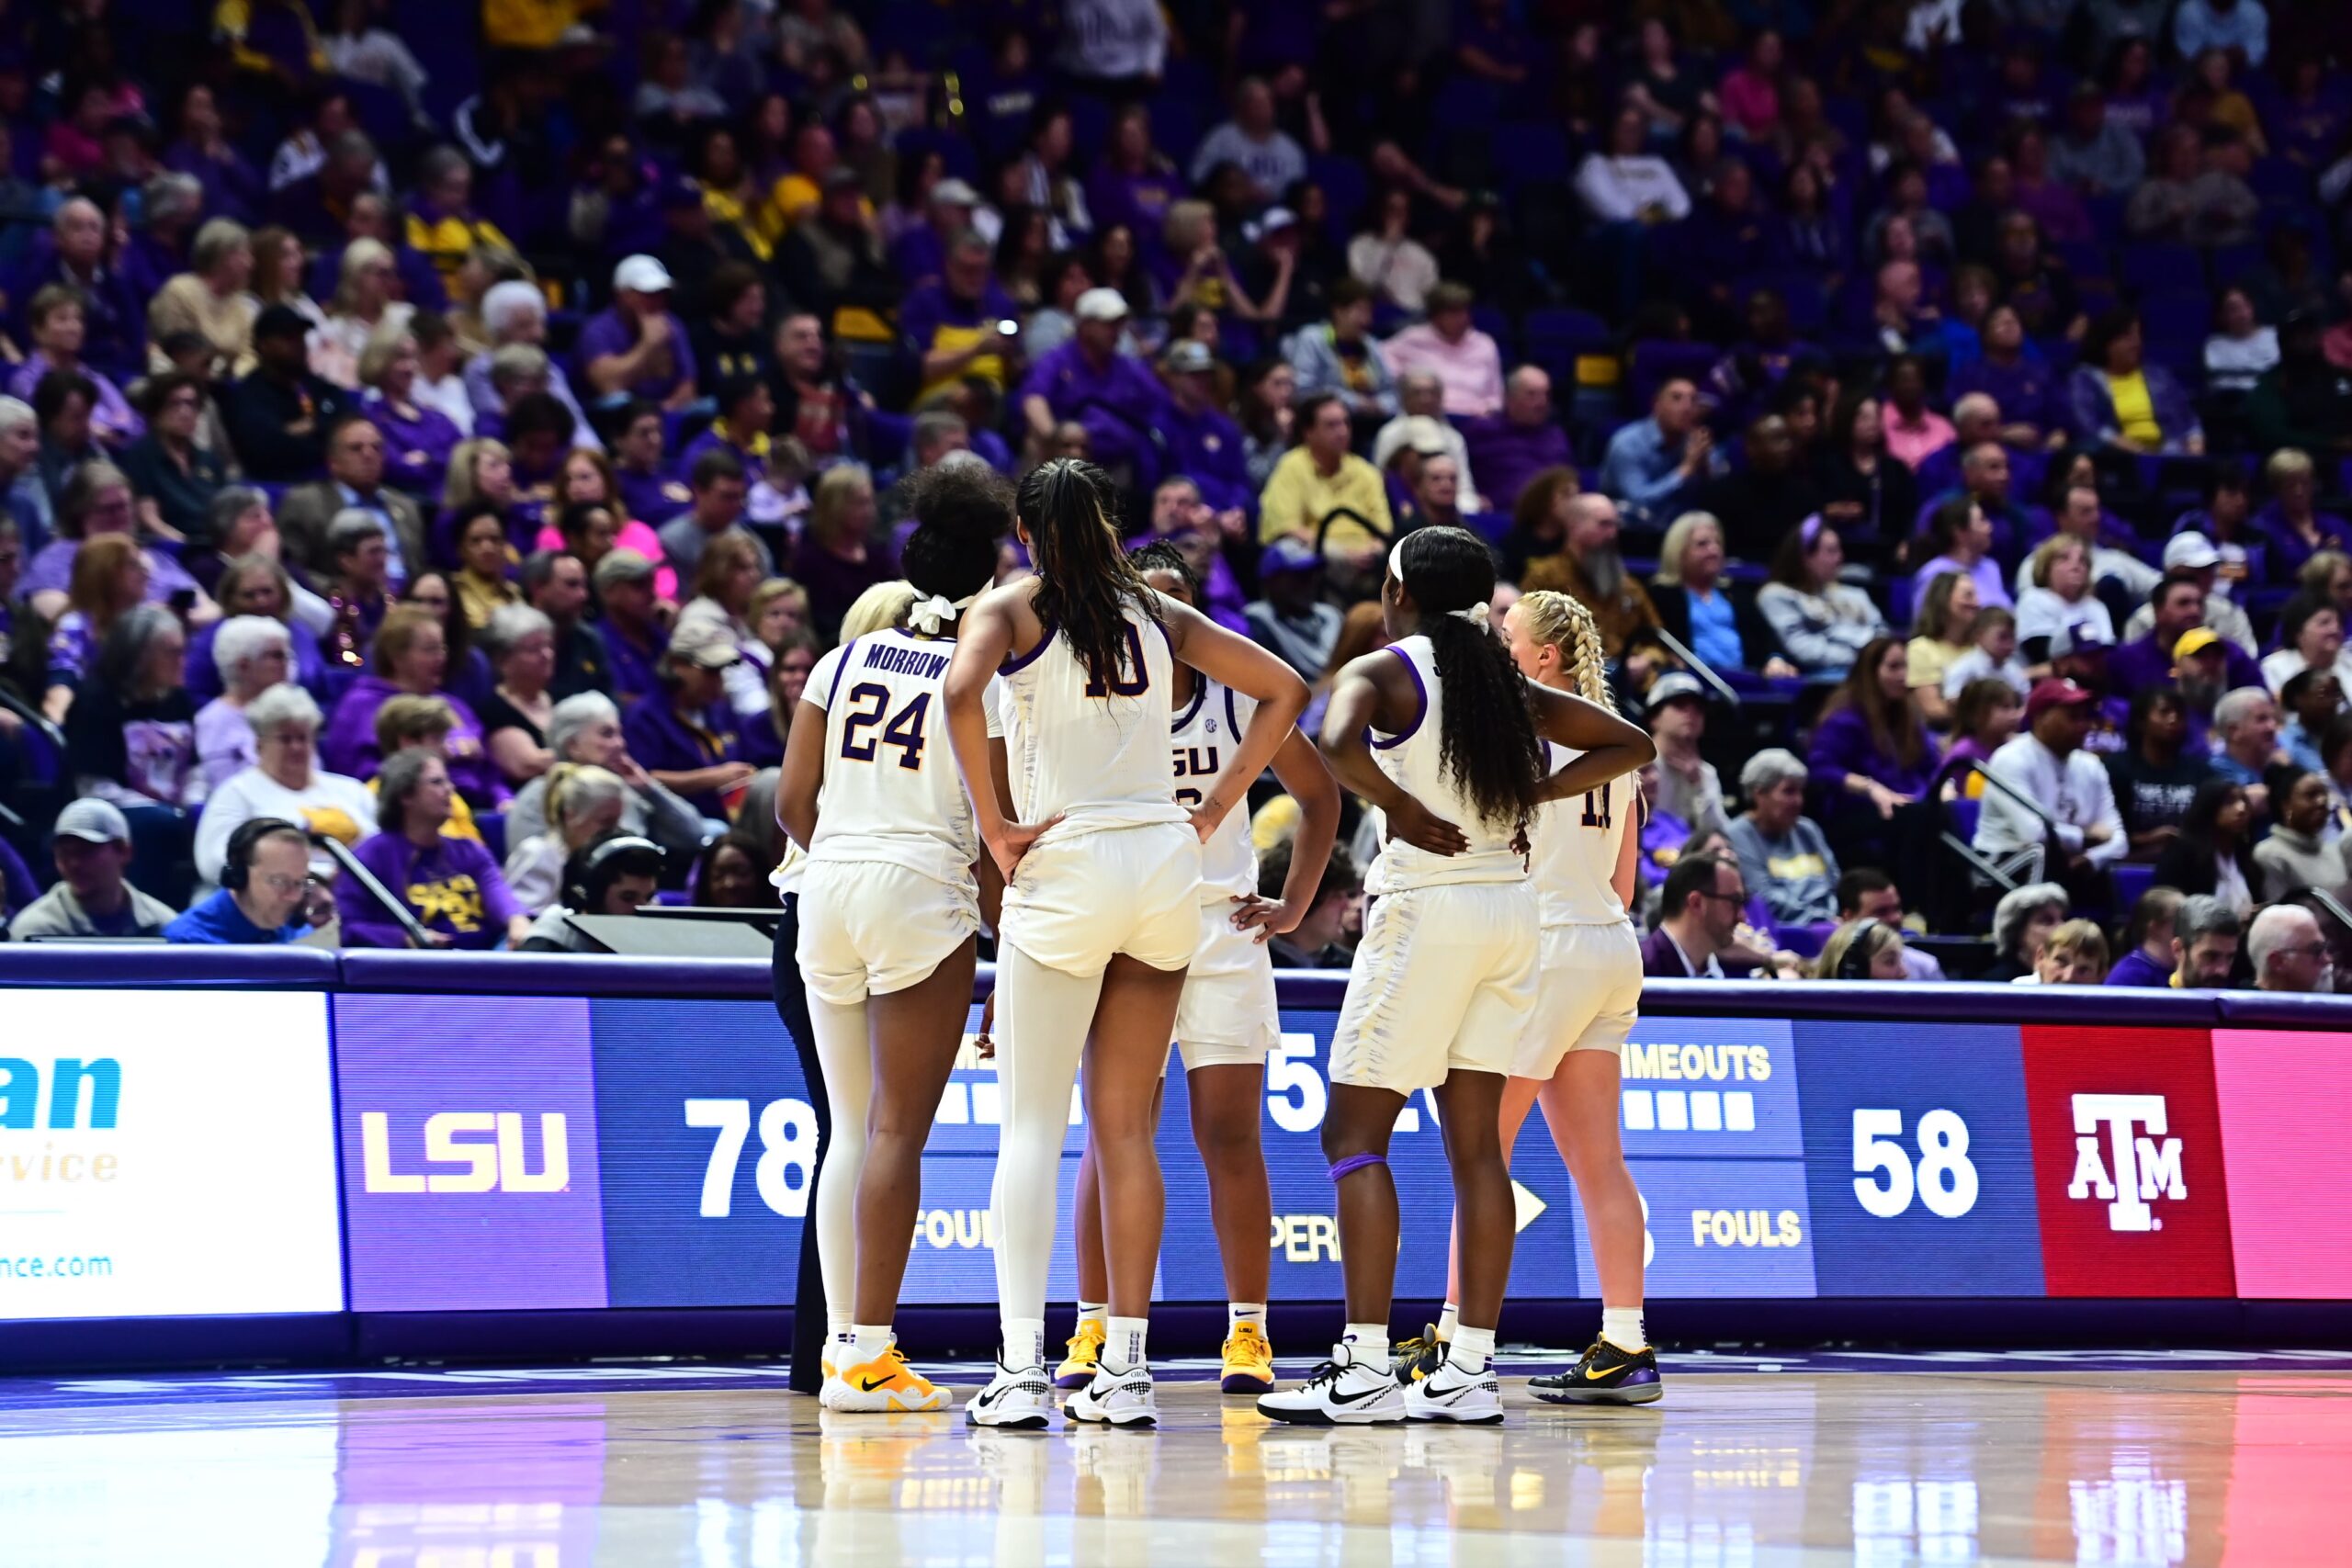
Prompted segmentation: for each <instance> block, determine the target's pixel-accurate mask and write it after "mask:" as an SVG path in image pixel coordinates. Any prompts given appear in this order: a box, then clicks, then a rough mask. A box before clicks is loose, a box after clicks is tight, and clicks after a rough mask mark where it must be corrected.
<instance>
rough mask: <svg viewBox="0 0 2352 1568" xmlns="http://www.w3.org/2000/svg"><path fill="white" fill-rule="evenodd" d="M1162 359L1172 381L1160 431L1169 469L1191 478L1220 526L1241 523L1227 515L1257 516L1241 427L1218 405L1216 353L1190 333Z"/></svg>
mask: <svg viewBox="0 0 2352 1568" xmlns="http://www.w3.org/2000/svg"><path fill="white" fill-rule="evenodd" d="M1159 363H1160V369H1161V371H1162V373H1163V374H1164V375H1165V377H1166V378H1167V383H1168V403H1167V405H1166V406H1164V407H1163V408H1161V410H1160V411H1159V431H1160V434H1162V435H1164V436H1165V437H1166V438H1167V441H1168V447H1167V454H1166V463H1167V468H1168V470H1169V472H1170V473H1171V474H1182V475H1183V476H1184V477H1185V478H1187V479H1191V480H1192V481H1193V485H1194V486H1195V487H1196V488H1197V489H1198V490H1199V491H1200V495H1201V499H1202V500H1203V501H1204V502H1207V503H1208V506H1209V510H1211V511H1212V512H1215V513H1216V514H1217V522H1218V525H1219V526H1221V527H1227V528H1231V527H1234V526H1237V525H1236V524H1234V523H1232V522H1229V521H1228V519H1238V520H1240V522H1242V523H1247V522H1250V521H1252V520H1254V519H1255V517H1256V515H1257V512H1258V492H1257V491H1254V490H1252V489H1251V488H1250V458H1249V453H1248V451H1247V450H1246V444H1245V443H1244V441H1243V440H1242V435H1241V427H1240V426H1239V425H1238V424H1236V423H1233V421H1232V419H1231V418H1229V417H1228V416H1227V414H1226V412H1225V411H1224V410H1223V409H1221V408H1219V407H1217V404H1216V356H1215V355H1212V354H1211V353H1210V352H1209V347H1208V344H1204V343H1201V342H1199V341H1197V340H1194V339H1189V338H1188V339H1186V340H1185V341H1184V342H1182V343H1179V344H1174V345H1172V346H1171V347H1170V349H1169V350H1168V352H1167V354H1166V355H1163V356H1162V357H1161V359H1160V362H1159Z"/></svg>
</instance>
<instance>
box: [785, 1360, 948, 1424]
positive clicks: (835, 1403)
mask: <svg viewBox="0 0 2352 1568" xmlns="http://www.w3.org/2000/svg"><path fill="white" fill-rule="evenodd" d="M842 1359H844V1360H846V1359H848V1358H847V1356H846V1355H844V1356H843V1357H842ZM818 1397H819V1398H820V1400H822V1401H823V1403H824V1406H825V1408H826V1409H828V1410H844V1411H847V1410H892V1411H902V1412H903V1411H925V1410H946V1409H949V1408H951V1407H953V1405H954V1404H955V1399H954V1396H953V1395H951V1394H950V1393H948V1392H947V1391H946V1390H945V1389H944V1388H941V1387H939V1386H938V1385H937V1384H936V1383H933V1382H932V1381H931V1380H930V1379H929V1378H926V1377H924V1376H923V1375H922V1373H921V1372H919V1371H915V1370H914V1369H913V1368H912V1367H910V1366H909V1365H907V1359H906V1357H904V1356H903V1355H901V1354H899V1348H898V1347H897V1346H896V1345H893V1346H891V1347H890V1348H888V1349H887V1350H885V1351H883V1352H882V1353H881V1354H880V1355H878V1356H876V1357H875V1358H874V1359H872V1360H870V1361H865V1362H861V1363H859V1364H858V1365H856V1366H848V1367H839V1368H837V1369H836V1371H835V1372H834V1374H833V1376H831V1378H828V1379H827V1380H826V1381H825V1391H824V1393H821V1394H820V1395H819V1396H818Z"/></svg>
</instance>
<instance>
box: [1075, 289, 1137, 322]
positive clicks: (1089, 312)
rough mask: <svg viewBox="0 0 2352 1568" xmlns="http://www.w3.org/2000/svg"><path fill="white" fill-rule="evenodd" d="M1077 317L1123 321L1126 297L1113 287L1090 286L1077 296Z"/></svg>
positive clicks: (1087, 319)
mask: <svg viewBox="0 0 2352 1568" xmlns="http://www.w3.org/2000/svg"><path fill="white" fill-rule="evenodd" d="M1078 319H1079V320H1080V321H1125V320H1126V319H1127V297H1126V296H1125V295H1124V294H1122V293H1120V292H1119V291H1118V290H1117V289H1115V288H1090V289H1088V290H1087V291H1086V292H1085V293H1083V294H1081V295H1080V296H1079V297H1078Z"/></svg>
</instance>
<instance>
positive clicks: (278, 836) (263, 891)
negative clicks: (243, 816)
mask: <svg viewBox="0 0 2352 1568" xmlns="http://www.w3.org/2000/svg"><path fill="white" fill-rule="evenodd" d="M310 891H311V840H310V839H309V838H308V837H307V836H306V835H305V834H304V833H303V831H302V829H300V828H298V827H296V826H295V825H294V824H293V823H291V822H288V821H287V820H285V819H284V818H277V817H256V818H254V819H253V820H252V821H250V822H246V823H243V824H241V825H240V826H239V827H238V829H237V830H236V831H235V832H234V833H232V834H231V835H229V849H228V853H227V855H226V856H225V858H224V859H223V860H222V862H221V866H220V888H219V889H218V890H217V891H215V892H214V893H213V894H212V895H211V896H210V897H207V898H202V899H199V900H198V901H197V903H196V904H194V905H193V906H191V907H190V908H189V909H188V911H187V913H186V914H184V915H182V916H180V917H179V918H178V919H175V920H174V921H172V923H171V924H169V925H167V926H165V927H164V941H165V942H196V943H205V944H209V945H211V946H214V947H267V946H271V945H273V944H276V943H279V942H293V941H295V940H297V939H299V938H300V937H301V936H302V935H303V933H304V932H306V931H309V930H310V929H311V922H310V920H309V919H307V918H306V917H305V915H304V907H305V904H306V901H307V900H308V897H309V895H310Z"/></svg>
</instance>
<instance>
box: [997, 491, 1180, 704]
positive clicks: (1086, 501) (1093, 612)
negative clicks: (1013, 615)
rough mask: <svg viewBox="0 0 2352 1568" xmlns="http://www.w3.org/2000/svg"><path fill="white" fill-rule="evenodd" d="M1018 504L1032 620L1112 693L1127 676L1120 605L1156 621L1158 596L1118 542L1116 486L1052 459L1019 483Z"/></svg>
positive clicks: (1089, 677) (1123, 611) (1124, 619)
mask: <svg viewBox="0 0 2352 1568" xmlns="http://www.w3.org/2000/svg"><path fill="white" fill-rule="evenodd" d="M1018 504H1019V506H1020V511H1021V521H1022V522H1023V523H1024V524H1026V525H1028V528H1029V550H1030V554H1031V556H1032V557H1033V558H1035V562H1036V566H1037V597H1036V599H1035V601H1034V603H1035V606H1036V610H1037V618H1038V619H1039V620H1040V621H1042V622H1044V623H1045V624H1046V627H1047V628H1048V629H1049V635H1058V636H1060V637H1064V638H1066V639H1067V640H1068V641H1069V647H1070V651H1071V652H1072V653H1074V654H1076V655H1077V656H1078V661H1079V664H1080V666H1081V667H1082V668H1083V669H1084V670H1085V671H1086V678H1087V680H1088V681H1089V682H1091V683H1092V684H1093V685H1095V686H1097V687H1100V688H1104V689H1110V690H1116V689H1117V687H1118V686H1119V685H1121V684H1124V683H1125V680H1126V677H1127V675H1128V673H1129V671H1128V669H1127V663H1128V657H1127V656H1128V641H1127V615H1126V610H1127V606H1128V605H1129V604H1133V605H1135V606H1136V607H1137V608H1138V609H1140V610H1142V611H1143V613H1144V614H1146V615H1149V616H1150V617H1151V618H1152V619H1153V620H1154V621H1157V620H1159V597H1158V595H1156V594H1154V593H1153V592H1151V589H1150V587H1149V585H1148V584H1147V583H1146V582H1145V581H1144V580H1143V574H1142V573H1141V572H1139V571H1137V570H1136V568H1135V563H1134V562H1132V561H1130V560H1128V559H1127V556H1126V552H1125V550H1123V549H1122V548H1120V546H1119V528H1118V515H1119V491H1118V487H1117V486H1115V485H1114V484H1113V483H1112V482H1111V476H1110V475H1108V474H1106V473H1104V472H1103V470H1102V469H1100V468H1096V467H1095V466H1094V465H1093V464H1091V463H1088V462H1083V461H1080V459H1078V458H1076V457H1057V458H1056V459H1054V460H1053V461H1052V462H1050V463H1046V464H1043V465H1041V466H1040V467H1038V468H1033V469H1032V470H1030V472H1029V475H1028V477H1027V478H1025V479H1023V480H1022V481H1021V489H1020V492H1019V495H1018ZM1136 673H1137V674H1140V673H1141V671H1136Z"/></svg>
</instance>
